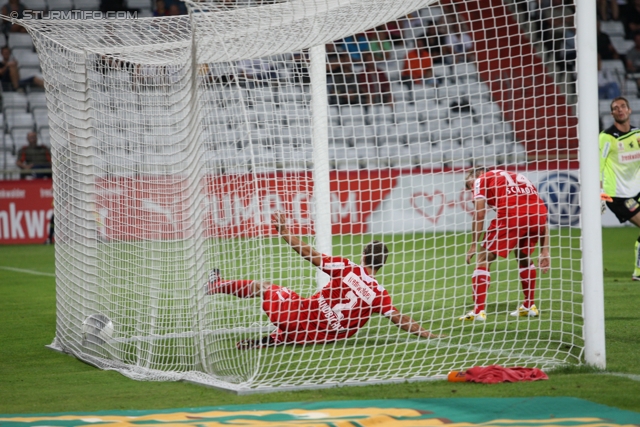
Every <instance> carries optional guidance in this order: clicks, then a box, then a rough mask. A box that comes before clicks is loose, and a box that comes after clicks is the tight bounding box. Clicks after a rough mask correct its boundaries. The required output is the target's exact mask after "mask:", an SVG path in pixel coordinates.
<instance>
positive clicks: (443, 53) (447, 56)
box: [427, 15, 454, 65]
mask: <svg viewBox="0 0 640 427" xmlns="http://www.w3.org/2000/svg"><path fill="white" fill-rule="evenodd" d="M435 27H436V33H437V34H438V44H439V45H440V57H441V58H442V62H441V63H442V64H447V65H449V64H453V62H454V55H453V46H451V45H450V44H449V43H447V38H448V37H449V23H448V22H447V17H446V16H444V15H443V16H441V17H440V18H438V22H437V23H436V25H435ZM432 37H433V36H432ZM428 41H429V40H428V39H427V42H428Z"/></svg>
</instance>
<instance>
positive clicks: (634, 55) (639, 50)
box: [626, 33, 640, 93]
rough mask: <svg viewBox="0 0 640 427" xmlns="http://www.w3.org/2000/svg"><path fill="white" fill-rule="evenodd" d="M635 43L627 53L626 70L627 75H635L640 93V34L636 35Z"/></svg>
mask: <svg viewBox="0 0 640 427" xmlns="http://www.w3.org/2000/svg"><path fill="white" fill-rule="evenodd" d="M633 42H634V43H635V44H634V45H633V47H632V48H631V49H629V51H627V55H626V58H627V61H626V65H627V67H626V69H627V73H629V74H633V78H635V79H636V84H637V86H638V92H639V93H640V33H638V34H636V35H635V37H634V38H633Z"/></svg>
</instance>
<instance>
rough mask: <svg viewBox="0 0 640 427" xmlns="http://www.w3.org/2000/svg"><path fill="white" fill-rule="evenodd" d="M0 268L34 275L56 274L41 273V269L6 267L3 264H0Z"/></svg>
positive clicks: (51, 275) (50, 274) (51, 274)
mask: <svg viewBox="0 0 640 427" xmlns="http://www.w3.org/2000/svg"><path fill="white" fill-rule="evenodd" d="M0 270H7V271H15V272H16V273H25V274H33V275H34V276H47V277H56V275H55V274H53V273H43V272H42V271H36V270H25V269H24V268H14V267H6V266H4V265H0Z"/></svg>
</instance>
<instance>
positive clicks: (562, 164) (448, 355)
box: [14, 0, 605, 393]
mask: <svg viewBox="0 0 640 427" xmlns="http://www.w3.org/2000/svg"><path fill="white" fill-rule="evenodd" d="M523 3H524V4H526V2H511V1H504V2H503V0H477V1H471V0H468V1H443V2H436V1H433V0H411V1H410V0H366V1H365V0H293V1H285V0H270V1H267V0H246V1H235V2H226V1H214V0H205V1H191V0H187V1H186V4H187V6H188V9H189V14H188V15H185V16H177V17H156V18H141V19H135V20H111V19H109V20H107V19H105V20H92V21H80V20H67V21H60V20H46V19H45V20H21V21H20V20H14V21H15V22H18V23H20V24H21V25H23V26H24V27H25V28H26V29H27V30H28V31H29V33H30V34H31V35H32V37H33V40H34V43H35V47H36V49H37V52H38V55H39V58H40V62H41V66H42V72H43V77H44V79H45V82H46V95H47V105H48V110H49V126H50V134H51V150H52V156H53V171H54V177H53V182H54V199H55V218H56V286H57V328H56V337H55V339H54V341H53V343H52V344H51V346H50V347H51V348H53V349H56V350H59V351H62V352H65V353H69V354H71V355H74V356H75V357H77V358H79V359H81V360H83V361H85V362H88V363H91V364H94V365H96V366H98V367H100V368H102V369H112V370H117V371H119V372H121V373H122V374H123V375H126V376H128V377H130V378H133V379H137V380H163V381H164V380H169V381H177V380H183V381H189V382H194V383H198V384H204V385H208V386H212V387H218V388H222V389H225V390H231V391H234V392H237V393H252V392H267V391H277V390H285V389H305V388H318V387H333V386H345V385H366V384H376V383H393V382H406V381H425V380H432V379H442V378H445V377H446V374H447V373H448V372H449V371H451V370H462V369H467V368H470V367H473V366H484V365H489V364H501V365H504V366H507V367H513V366H527V367H538V368H542V369H554V368H556V367H559V366H563V365H566V364H582V363H587V364H590V365H594V366H597V367H600V368H604V367H605V348H604V310H603V301H602V299H603V293H602V259H601V234H600V216H599V203H598V182H597V179H598V178H597V175H598V156H597V149H596V147H597V141H596V140H597V134H598V125H597V123H598V118H599V117H598V114H597V111H598V110H597V106H598V99H597V95H595V94H596V92H595V79H596V63H595V36H593V31H590V30H589V29H590V28H595V8H594V5H592V4H590V3H592V2H584V4H583V2H580V4H579V5H578V6H577V7H576V8H577V10H574V9H571V8H569V9H567V11H566V12H564V13H566V16H565V19H566V21H565V22H566V23H567V27H566V28H554V27H549V25H550V24H549V23H550V21H549V20H548V19H546V18H545V17H547V16H548V13H549V11H548V10H544V9H543V10H529V9H522V8H521V6H522V4H523ZM574 25H575V27H574ZM576 27H577V28H580V29H585V30H584V31H579V32H577V35H576V33H572V32H571V30H572V29H573V28H576ZM554 31H562V32H563V34H564V36H563V37H561V38H559V37H556V36H554V35H553V32H554ZM549 32H551V36H550V35H549V34H550V33H549ZM574 38H575V41H576V43H577V50H578V58H577V60H576V59H575V57H573V56H572V54H573V53H575V49H574V48H573V47H572V46H573V41H574ZM592 86H593V87H592ZM578 113H579V120H578ZM477 166H484V167H487V168H500V169H505V170H509V171H514V172H517V173H519V174H522V175H523V176H524V177H526V178H527V179H528V180H529V181H531V182H533V183H534V184H535V185H536V187H537V188H538V191H539V193H540V195H541V197H542V199H543V200H544V201H545V203H546V205H547V207H548V210H549V223H550V225H551V254H552V269H551V272H550V273H549V274H548V275H544V274H541V273H540V272H539V273H538V275H537V283H536V286H535V304H536V306H537V307H538V309H539V310H540V315H539V317H535V318H529V317H524V318H522V317H520V318H518V317H512V316H510V313H511V312H513V311H514V310H517V308H518V306H519V305H520V304H521V303H522V300H523V291H522V288H521V279H520V276H519V274H521V273H520V272H519V270H518V265H517V262H516V260H515V259H514V258H513V256H511V257H509V258H506V259H499V260H498V261H496V262H495V263H494V264H493V266H492V270H491V286H490V288H489V291H488V296H487V303H486V313H487V320H486V322H471V323H469V322H467V323H465V322H462V321H459V320H458V318H459V317H460V316H461V315H464V314H465V313H466V312H467V311H469V310H470V309H471V308H473V297H472V286H471V281H472V278H471V277H472V274H473V272H474V267H473V265H467V264H466V263H465V254H466V251H467V249H468V245H469V241H470V240H469V239H470V233H469V231H470V227H471V215H472V209H473V205H472V202H471V199H470V194H468V192H467V191H465V189H464V178H465V175H466V173H467V172H468V171H469V170H470V169H471V168H473V167H477ZM275 211H283V212H285V214H286V217H287V221H288V225H289V226H290V228H291V230H292V232H293V233H294V234H296V235H300V236H303V238H305V239H306V240H308V241H309V243H311V244H312V245H314V246H315V247H316V248H317V249H318V250H320V251H321V252H323V253H324V254H327V255H330V254H332V255H335V256H342V257H346V258H348V259H350V260H352V261H354V262H356V263H359V262H360V256H361V251H362V247H363V246H364V245H365V244H367V243H369V242H370V241H372V240H374V239H376V240H381V241H383V242H385V244H386V245H387V246H388V247H389V249H390V252H391V256H390V258H389V261H388V263H387V265H386V266H385V267H384V268H383V269H382V270H381V271H380V273H379V274H378V275H377V277H376V278H377V280H378V281H379V282H380V284H381V285H382V286H383V287H384V288H385V289H386V290H387V291H388V292H389V294H390V295H391V298H392V301H393V304H394V306H395V307H396V308H397V309H398V310H399V311H401V312H402V313H404V314H408V315H410V316H411V317H412V318H413V319H415V320H417V321H418V322H419V323H421V324H422V325H423V326H424V327H425V328H427V329H429V330H431V331H433V332H435V333H438V334H444V335H446V337H445V338H441V339H433V340H426V339H420V338H417V337H415V336H413V335H410V334H408V333H406V332H403V331H401V330H399V329H398V328H396V327H395V326H394V325H393V324H392V323H391V322H389V320H388V319H386V318H385V317H384V316H373V317H372V318H371V320H369V321H368V322H367V323H366V324H365V326H364V327H362V328H361V329H360V330H359V331H358V333H357V334H356V335H354V336H353V337H351V338H349V339H346V340H343V341H338V342H333V343H325V344H319V343H316V344H309V345H304V346H303V345H286V346H280V347H274V348H263V349H259V350H238V349H237V348H236V343H237V342H238V341H240V340H242V339H247V338H249V339H251V338H260V337H262V336H264V335H266V334H268V333H270V332H271V331H273V329H274V327H273V325H272V324H271V323H270V322H269V319H268V318H267V316H266V315H265V313H264V312H263V311H262V308H261V302H260V300H259V299H253V298H236V297H234V296H231V295H225V294H214V295H209V294H208V292H207V291H208V289H209V287H208V286H207V285H206V284H207V281H208V278H209V273H210V271H211V270H212V269H219V270H220V274H221V275H222V277H224V278H225V279H231V280H261V281H267V282H270V283H275V284H278V285H281V286H285V287H287V288H289V289H291V290H294V291H295V292H297V293H298V294H300V295H301V296H303V297H308V296H311V295H312V294H313V293H315V292H316V290H317V289H318V287H322V286H323V285H324V284H325V283H326V282H327V277H326V275H324V274H323V273H318V272H317V271H316V269H314V268H313V266H311V265H310V264H309V263H307V262H305V261H304V260H302V259H301V258H300V257H299V256H298V255H297V254H296V253H295V252H294V251H293V250H292V249H291V248H290V247H289V246H288V245H287V244H286V243H285V242H284V241H283V240H282V239H280V238H278V236H277V233H276V232H275V231H274V229H273V227H272V226H271V215H272V213H273V212H275ZM585 228H586V229H588V230H589V232H588V233H584V232H582V231H583V230H584V229H585ZM585 248H588V250H585ZM532 260H534V262H536V263H537V251H536V252H535V253H534V255H533V256H532ZM533 298H534V297H533V293H532V294H531V299H532V300H533ZM88 319H89V320H90V321H89V322H88ZM95 319H98V320H99V321H96V320H95ZM83 325H84V326H83ZM87 325H89V326H87ZM104 325H108V327H106V326H104ZM88 331H89V332H88ZM87 334H90V335H91V336H87Z"/></svg>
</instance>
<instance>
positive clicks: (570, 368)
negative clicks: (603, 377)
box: [548, 365, 606, 375]
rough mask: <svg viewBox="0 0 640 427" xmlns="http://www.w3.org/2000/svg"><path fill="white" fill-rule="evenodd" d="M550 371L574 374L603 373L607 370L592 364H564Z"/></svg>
mask: <svg viewBox="0 0 640 427" xmlns="http://www.w3.org/2000/svg"><path fill="white" fill-rule="evenodd" d="M548 372H550V373H553V374H560V375H574V374H602V373H603V372H606V371H605V370H604V369H600V368H596V367H595V366H590V365H579V366H578V365H564V366H560V367H558V368H556V369H550V370H549V371H548Z"/></svg>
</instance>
